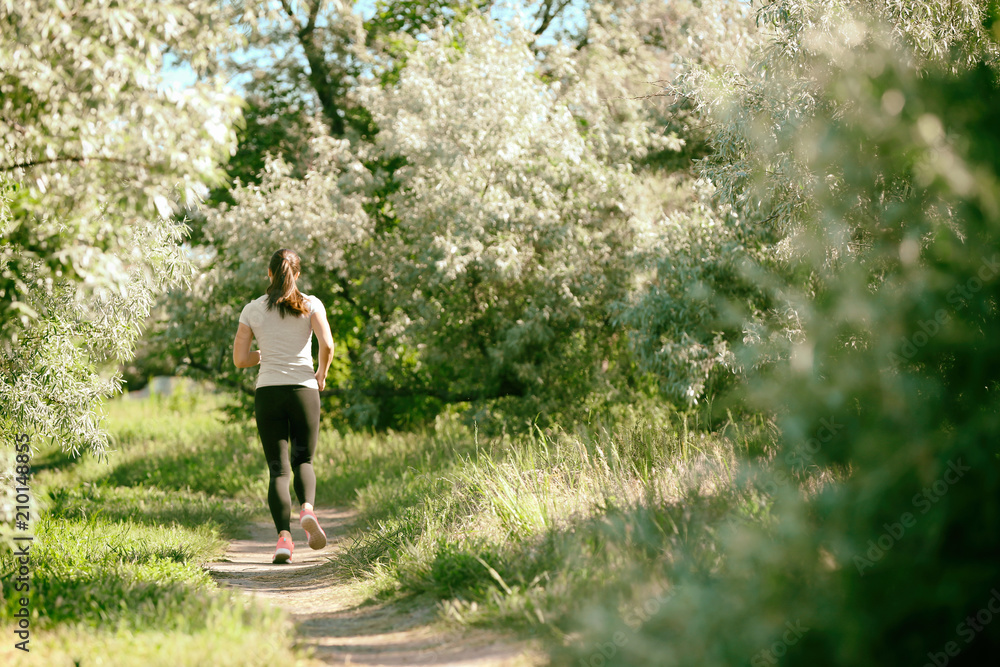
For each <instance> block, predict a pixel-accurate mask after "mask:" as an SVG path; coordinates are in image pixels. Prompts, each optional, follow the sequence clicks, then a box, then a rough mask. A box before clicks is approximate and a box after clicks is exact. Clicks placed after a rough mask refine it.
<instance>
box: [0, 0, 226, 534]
mask: <svg viewBox="0 0 1000 667" xmlns="http://www.w3.org/2000/svg"><path fill="white" fill-rule="evenodd" d="M225 26H226V21H225V20H224V19H222V17H221V14H220V13H219V10H218V6H217V4H216V3H212V2H209V1H207V0H206V1H205V2H185V3H177V2H156V3H145V2H136V1H127V2H122V1H118V2H110V1H93V2H91V1H88V2H84V1H82V0H81V1H76V2H47V1H44V0H23V1H20V2H9V1H5V2H0V137H2V142H3V144H2V149H0V330H2V339H0V436H2V438H3V442H4V447H2V448H0V452H3V453H4V454H5V455H9V454H10V449H11V447H12V445H11V443H12V442H13V438H14V436H16V435H18V434H21V433H27V434H29V435H30V436H31V437H32V438H33V441H34V442H35V443H37V442H38V440H39V439H40V438H52V439H55V440H56V441H57V442H58V443H59V444H60V445H61V446H62V447H63V448H64V449H66V450H70V451H73V452H79V451H80V450H83V449H89V450H91V451H93V452H94V453H97V454H101V453H103V451H104V448H105V446H106V436H105V434H104V433H103V431H102V429H101V425H100V415H99V412H98V408H99V405H100V402H101V401H102V400H103V399H105V398H107V397H109V396H111V395H113V394H114V393H116V391H117V390H118V387H119V382H118V379H117V377H116V374H115V372H114V366H115V365H116V364H117V363H118V362H120V361H121V360H124V359H128V358H129V357H130V356H131V354H132V350H133V346H134V344H135V342H136V339H137V338H138V336H139V334H140V331H141V327H142V324H143V322H144V321H145V318H146V316H147V315H148V313H149V311H150V308H151V306H152V304H153V303H154V300H155V297H156V295H157V294H158V293H159V292H160V291H162V290H163V288H164V287H166V286H167V285H171V284H177V283H178V281H179V280H182V279H183V278H184V277H185V276H186V275H187V272H188V270H189V266H188V260H187V258H186V257H185V255H184V252H183V251H182V248H181V245H180V240H181V238H182V234H183V231H184V226H183V225H182V224H180V223H178V222H176V221H175V220H174V210H175V207H176V205H177V204H179V203H180V204H192V203H194V202H195V201H196V200H197V199H198V197H199V196H200V195H202V194H204V192H205V191H206V185H207V184H214V183H216V182H218V179H219V178H220V177H221V172H220V169H219V163H220V161H222V160H224V159H225V158H226V157H227V156H228V153H229V152H230V151H231V149H232V148H233V147H234V143H235V133H234V132H233V130H232V125H233V123H234V121H235V119H236V118H237V117H238V113H239V110H238V109H239V107H238V100H237V99H236V98H234V97H233V96H232V95H231V94H230V93H228V92H226V91H225V90H224V89H223V88H222V87H221V85H220V84H216V83H214V82H210V81H209V79H208V78H204V79H203V82H202V83H198V84H196V85H194V86H192V87H190V88H188V89H185V90H183V91H177V90H174V89H171V88H167V87H165V86H163V85H162V80H161V76H160V72H161V70H162V67H163V62H164V57H165V54H166V53H168V52H169V53H171V54H173V55H174V56H176V57H183V58H185V59H186V60H187V61H188V62H190V63H192V65H193V66H194V67H195V68H196V70H197V71H199V72H201V73H203V74H207V73H208V69H209V66H210V64H211V62H212V59H213V58H214V54H215V50H216V49H217V48H219V47H220V46H222V45H223V44H224V43H225V42H226V41H227V40H228V39H229V37H228V33H227V31H226V28H225ZM11 460H12V459H11ZM9 464H10V461H7V460H5V461H4V465H3V467H2V470H3V471H4V474H5V475H6V473H7V472H8V471H9V470H10V469H11V468H10V466H9ZM3 482H4V484H3V486H4V488H6V487H7V482H9V477H7V476H5V477H4V478H3ZM2 509H4V510H7V509H10V508H9V507H7V505H6V504H4V505H3V507H2ZM3 514H4V512H0V518H2V515H3Z"/></svg>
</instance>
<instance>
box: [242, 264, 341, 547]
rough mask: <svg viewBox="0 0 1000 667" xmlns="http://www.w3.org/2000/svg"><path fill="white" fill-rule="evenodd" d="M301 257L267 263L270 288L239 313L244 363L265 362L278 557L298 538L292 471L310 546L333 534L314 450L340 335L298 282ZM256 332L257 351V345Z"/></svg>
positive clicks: (266, 435) (261, 425) (262, 401)
mask: <svg viewBox="0 0 1000 667" xmlns="http://www.w3.org/2000/svg"><path fill="white" fill-rule="evenodd" d="M300 268H301V263H300V261H299V257H298V255H296V254H295V253H294V252H292V251H291V250H287V249H284V248H283V249H281V250H279V251H277V252H276V253H274V254H273V255H272V256H271V263H270V265H269V266H268V269H267V277H268V280H270V281H271V284H270V286H269V287H268V288H267V294H265V295H264V296H261V297H259V298H257V299H254V300H253V301H251V302H250V303H248V304H247V305H246V306H245V307H244V308H243V312H242V313H241V314H240V326H239V329H238V330H237V332H236V341H235V342H234V343H233V363H234V364H236V367H237V368H249V367H251V366H256V365H257V364H260V372H259V373H258V374H257V385H256V391H255V392H254V409H255V413H256V415H257V432H258V433H259V434H260V442H261V444H262V445H263V446H264V457H265V458H266V459H267V467H268V470H269V472H270V482H269V483H268V488H267V504H268V507H270V509H271V518H273V519H274V527H275V529H276V530H277V531H278V545H277V547H276V548H275V551H274V560H273V562H274V563H287V562H288V561H290V560H291V559H292V551H293V550H294V549H295V545H294V544H293V543H292V533H291V532H290V531H289V520H290V517H291V512H292V501H291V496H290V495H289V492H288V484H289V478H290V477H291V474H292V473H294V475H295V483H294V488H295V496H296V497H297V498H298V501H299V503H300V504H301V509H300V511H299V524H300V525H301V526H302V529H303V530H305V532H306V537H307V538H308V540H309V546H310V547H312V548H313V549H322V548H323V547H324V546H326V533H324V532H323V529H322V528H321V527H320V525H319V521H318V520H317V519H316V513H315V512H314V511H313V502H314V500H315V499H316V474H315V473H314V472H313V466H312V457H313V453H314V452H315V451H316V441H317V440H318V439H319V392H320V391H321V390H322V389H323V387H324V386H326V374H327V371H328V370H329V369H330V360H331V357H332V356H333V336H332V335H331V334H330V325H329V323H328V322H327V321H326V309H325V308H324V307H323V304H322V302H320V300H319V299H317V298H316V297H314V296H308V295H305V294H303V293H302V292H300V291H299V290H298V287H296V286H295V281H296V279H298V277H299V269H300ZM313 333H315V334H316V338H317V340H318V341H319V369H318V370H316V371H315V372H313V365H312V363H313V362H312V347H311V343H312V335H313ZM254 338H256V339H257V347H258V348H259V349H257V350H253V351H251V350H250V343H251V341H252V340H253V339H254Z"/></svg>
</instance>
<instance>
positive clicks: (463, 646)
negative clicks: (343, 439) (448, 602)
mask: <svg viewBox="0 0 1000 667" xmlns="http://www.w3.org/2000/svg"><path fill="white" fill-rule="evenodd" d="M316 514H317V516H318V517H319V519H320V522H321V523H322V525H323V528H324V530H326V534H327V537H328V538H329V541H328V543H327V545H326V547H324V548H323V549H320V550H318V551H313V550H311V549H310V548H309V545H308V544H306V539H305V533H304V532H303V531H302V529H301V528H300V527H299V526H298V524H297V523H296V521H295V520H294V519H295V518H296V517H294V516H293V521H292V539H293V541H294V542H295V552H294V555H293V556H292V562H291V563H287V564H285V565H272V564H271V556H272V555H273V553H274V545H275V542H276V541H277V535H276V533H275V531H274V526H273V525H272V524H271V523H270V522H268V523H257V524H253V525H252V526H251V527H250V531H251V537H250V538H249V539H245V540H234V541H233V542H232V543H231V544H230V546H229V550H228V551H227V552H226V555H225V560H223V561H220V562H214V563H208V564H207V565H206V566H205V567H206V568H207V569H208V570H209V571H210V573H211V574H212V576H213V577H214V578H215V579H216V580H217V581H218V582H219V583H220V584H223V585H226V586H229V587H232V588H236V589H239V590H243V591H245V592H247V593H248V594H250V595H253V596H254V597H255V598H257V599H258V600H263V601H266V602H267V603H269V604H273V605H276V606H278V607H280V608H282V609H285V610H286V611H288V612H289V613H290V614H291V615H292V618H293V619H294V621H295V624H296V626H297V630H298V635H299V643H300V644H301V645H304V646H306V647H308V648H309V649H311V651H312V654H313V657H314V658H315V659H316V660H317V661H318V662H319V663H320V664H335V665H344V664H353V665H371V666H375V665H385V666H393V667H399V666H404V665H414V666H421V667H431V666H442V667H443V666H446V665H447V666H449V667H458V666H470V667H471V666H475V667H487V666H489V667H500V666H503V667H514V666H528V665H539V664H542V663H544V659H543V658H542V657H541V654H540V653H539V652H538V651H534V650H532V649H531V648H530V646H529V645H528V644H526V643H524V642H517V641H514V640H511V639H509V638H506V637H504V636H502V635H500V634H496V633H491V632H486V631H483V630H466V631H461V630H454V629H450V628H445V627H443V626H442V624H440V623H439V622H437V614H436V611H435V609H434V608H433V607H432V606H429V605H428V604H427V603H415V602H390V603H374V604H373V603H367V604H366V603H365V599H364V596H363V595H362V594H361V593H359V591H358V587H357V586H356V585H355V584H354V582H353V581H352V580H351V578H350V577H348V576H345V575H343V574H340V573H338V572H337V571H336V570H335V569H334V568H333V567H332V566H331V564H330V559H331V558H332V557H333V556H334V555H335V554H336V553H337V550H338V549H339V548H341V546H342V542H343V539H344V536H345V535H346V534H347V529H348V527H349V525H350V523H351V521H352V519H353V514H352V513H351V512H348V511H344V510H336V509H324V508H317V509H316ZM248 648H249V647H248Z"/></svg>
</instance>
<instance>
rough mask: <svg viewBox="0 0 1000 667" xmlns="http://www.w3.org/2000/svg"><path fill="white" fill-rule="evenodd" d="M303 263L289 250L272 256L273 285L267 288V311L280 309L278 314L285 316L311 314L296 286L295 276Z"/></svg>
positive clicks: (283, 249)
mask: <svg viewBox="0 0 1000 667" xmlns="http://www.w3.org/2000/svg"><path fill="white" fill-rule="evenodd" d="M301 266H302V263H301V262H300V261H299V256H298V255H296V254H295V253H294V252H293V251H291V250H288V249H287V248H282V249H281V250H279V251H277V252H276V253H274V254H273V255H271V263H270V264H268V268H269V269H270V270H271V284H270V285H269V286H268V288H267V309H268V310H271V309H273V308H274V307H275V306H277V307H278V313H280V314H281V316H282V317H284V316H285V315H305V314H306V313H308V312H309V309H308V308H307V307H306V300H305V298H303V296H302V292H300V291H299V288H298V287H296V286H295V275H296V274H297V273H298V272H299V269H300V267H301Z"/></svg>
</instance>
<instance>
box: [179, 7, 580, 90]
mask: <svg viewBox="0 0 1000 667" xmlns="http://www.w3.org/2000/svg"><path fill="white" fill-rule="evenodd" d="M295 1H296V0H292V3H293V5H294V4H295ZM535 5H537V3H536V2H525V1H523V0H501V1H500V2H497V3H496V4H495V5H494V6H493V9H492V11H491V15H492V16H493V17H494V18H496V19H499V20H502V21H504V20H509V19H511V18H513V16H514V15H515V13H516V12H517V11H518V10H519V9H524V8H527V9H530V8H532V7H533V6H535ZM353 8H354V12H356V13H358V14H360V15H361V16H363V17H364V18H366V19H367V18H370V17H371V16H372V15H373V14H374V13H375V0H357V2H355V3H354V5H353ZM569 9H570V10H574V11H570V12H567V15H568V16H567V20H568V21H570V22H580V21H583V13H582V11H581V10H580V7H579V6H576V3H574V5H571V6H570V8H569ZM249 55H250V54H248V56H249ZM262 55H263V54H262ZM194 82H195V74H194V71H193V70H192V69H191V68H190V67H189V66H188V65H187V64H186V63H177V61H175V60H172V59H170V58H167V59H165V61H164V66H163V86H164V87H172V88H184V87H187V86H190V85H191V84H193V83H194ZM231 85H232V86H233V87H234V88H237V89H238V88H239V87H240V84H239V82H237V81H233V82H231Z"/></svg>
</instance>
